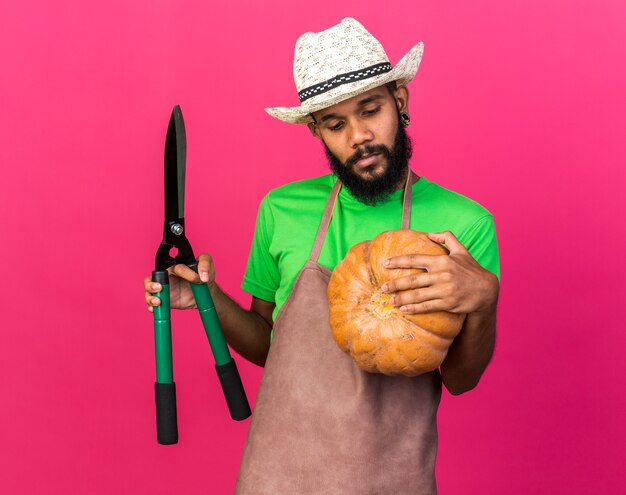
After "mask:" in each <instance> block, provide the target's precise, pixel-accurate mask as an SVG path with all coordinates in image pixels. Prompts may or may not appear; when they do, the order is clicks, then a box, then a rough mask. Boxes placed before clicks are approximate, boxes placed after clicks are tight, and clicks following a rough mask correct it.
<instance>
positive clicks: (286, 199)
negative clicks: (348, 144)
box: [241, 174, 500, 321]
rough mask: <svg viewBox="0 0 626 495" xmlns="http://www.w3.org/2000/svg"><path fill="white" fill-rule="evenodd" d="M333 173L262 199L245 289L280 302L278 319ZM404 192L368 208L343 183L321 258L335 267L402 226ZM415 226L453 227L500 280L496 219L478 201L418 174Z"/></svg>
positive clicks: (421, 228) (307, 248)
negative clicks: (357, 247)
mask: <svg viewBox="0 0 626 495" xmlns="http://www.w3.org/2000/svg"><path fill="white" fill-rule="evenodd" d="M336 180H337V179H336V176H335V175H334V174H327V175H323V176H321V177H316V178H313V179H306V180H302V181H298V182H292V183H290V184H286V185H284V186H281V187H278V188H276V189H273V190H271V191H270V192H269V193H268V194H267V195H266V196H265V197H264V198H263V200H262V201H261V204H260V206H259V211H258V216H257V223H256V228H255V232H254V238H253V241H252V249H251V251H250V256H249V259H248V265H247V268H246V272H245V275H244V278H243V282H242V284H241V288H242V289H243V290H244V291H246V292H248V293H250V294H252V295H253V296H256V297H258V298H259V299H263V300H265V301H270V302H275V303H276V308H275V309H274V312H273V315H272V316H273V318H274V321H275V320H276V315H277V314H278V311H279V310H280V308H281V306H282V305H283V303H284V302H285V301H286V300H287V297H288V296H289V292H290V291H291V288H292V286H293V283H294V282H295V280H296V277H297V275H298V273H299V272H300V270H301V269H302V266H303V265H304V264H305V263H306V261H307V260H308V259H309V256H310V255H311V250H312V249H313V243H314V241H315V235H316V233H317V229H318V227H319V224H320V221H321V219H322V214H323V213H324V207H325V206H326V201H327V200H328V195H329V194H330V191H331V189H332V187H333V185H334V184H335V181H336ZM403 195H404V190H403V189H398V190H397V191H394V192H393V193H392V195H391V196H390V198H389V200H388V201H387V202H385V203H384V204H380V205H377V206H368V205H366V204H364V203H361V202H360V201H359V200H358V199H356V198H355V197H354V196H352V194H351V193H350V191H349V190H348V189H347V188H346V187H342V188H341V190H340V192H339V197H338V198H337V203H336V204H335V208H334V210H333V215H332V218H331V221H330V225H329V227H328V232H327V233H326V238H325V240H324V245H323V246H322V251H321V253H320V256H319V259H318V260H317V262H318V263H319V264H320V265H322V266H325V267H326V268H328V269H329V270H333V269H334V268H335V266H336V265H337V263H339V262H340V261H341V260H342V259H343V258H344V257H345V255H346V253H347V252H348V250H349V249H350V248H351V247H352V246H354V245H355V244H357V243H359V242H361V241H365V240H370V239H373V238H374V237H376V236H377V235H378V234H380V233H381V232H384V231H386V230H397V229H400V228H401V227H402V199H403ZM410 228H411V229H413V230H419V231H422V232H428V233H430V232H441V231H444V230H449V231H451V232H452V233H453V234H454V235H455V236H456V237H457V239H459V241H460V242H461V244H463V245H464V246H465V247H466V248H467V250H468V251H469V252H470V254H471V255H472V256H473V257H474V258H475V259H476V261H477V262H478V263H479V264H480V265H481V266H483V267H484V268H486V269H487V270H489V271H491V272H493V273H494V274H495V275H496V276H497V277H498V279H499V278H500V259H499V255H498V244H497V240H496V232H495V227H494V222H493V216H492V215H491V213H490V212H489V211H488V210H487V209H485V208H484V207H483V206H481V205H480V204H478V203H476V202H475V201H472V200H471V199H469V198H466V197H465V196H462V195H460V194H458V193H455V192H453V191H450V190H448V189H445V188H443V187H441V186H439V185H437V184H435V183H434V182H431V181H429V180H427V179H426V178H425V177H421V178H420V179H419V180H418V181H417V182H416V183H415V184H413V192H412V203H411V223H410Z"/></svg>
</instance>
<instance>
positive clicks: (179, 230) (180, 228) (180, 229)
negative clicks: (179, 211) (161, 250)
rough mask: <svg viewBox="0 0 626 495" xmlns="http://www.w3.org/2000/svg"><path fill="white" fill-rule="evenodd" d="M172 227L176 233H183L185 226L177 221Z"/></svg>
mask: <svg viewBox="0 0 626 495" xmlns="http://www.w3.org/2000/svg"><path fill="white" fill-rule="evenodd" d="M171 229H172V232H173V233H174V234H175V235H180V234H182V233H183V226H182V225H181V224H179V223H175V224H174V225H172V227H171Z"/></svg>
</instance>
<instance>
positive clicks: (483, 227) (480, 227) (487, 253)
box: [458, 214, 500, 280]
mask: <svg viewBox="0 0 626 495" xmlns="http://www.w3.org/2000/svg"><path fill="white" fill-rule="evenodd" d="M458 239H459V242H460V243H461V244H463V245H464V246H465V247H466V248H467V250H468V251H469V253H470V254H471V255H472V257H473V258H474V259H475V260H476V261H477V262H478V264H479V265H480V266H482V267H483V268H485V269H486V270H489V271H490V272H492V273H493V274H494V275H496V276H497V277H498V280H500V254H499V252H498V240H497V237H496V228H495V224H494V220H493V216H492V215H491V214H489V215H486V216H484V217H482V218H480V219H479V220H477V221H476V222H475V223H474V224H473V225H471V226H470V227H469V228H467V229H466V230H464V231H463V232H462V233H461V234H460V235H459V237H458Z"/></svg>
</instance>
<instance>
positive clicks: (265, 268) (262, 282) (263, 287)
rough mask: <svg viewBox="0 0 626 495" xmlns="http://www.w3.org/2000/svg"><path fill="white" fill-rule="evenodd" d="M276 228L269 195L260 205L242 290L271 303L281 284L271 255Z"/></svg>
mask: <svg viewBox="0 0 626 495" xmlns="http://www.w3.org/2000/svg"><path fill="white" fill-rule="evenodd" d="M274 227H275V225H274V216H273V215H272V206H271V203H270V197H269V194H268V195H266V196H265V197H264V198H263V200H262V201H261V204H260V205H259V211H258V214H257V220H256V226H255V229H254V237H253V239H252V248H251V249H250V255H249V257H248V265H247V267H246V272H245V274H244V276H243V282H242V283H241V288H242V289H243V290H244V291H246V292H248V293H249V294H252V295H253V296H255V297H258V298H259V299H263V300H264V301H270V302H274V301H275V299H274V295H275V294H276V290H277V289H278V287H279V284H280V274H279V272H278V264H277V263H276V260H275V259H274V258H273V256H272V255H271V253H270V244H271V241H272V236H273V232H274Z"/></svg>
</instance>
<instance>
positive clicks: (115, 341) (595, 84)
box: [0, 0, 626, 495]
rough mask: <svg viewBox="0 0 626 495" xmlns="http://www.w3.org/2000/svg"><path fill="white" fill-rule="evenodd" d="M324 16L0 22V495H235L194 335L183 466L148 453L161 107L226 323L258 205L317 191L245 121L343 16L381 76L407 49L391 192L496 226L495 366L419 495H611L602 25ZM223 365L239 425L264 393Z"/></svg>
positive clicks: (618, 114)
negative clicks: (381, 68) (400, 140)
mask: <svg viewBox="0 0 626 495" xmlns="http://www.w3.org/2000/svg"><path fill="white" fill-rule="evenodd" d="M336 3H337V2H335V1H326V0H323V1H317V2H313V3H311V2H298V3H294V2H291V1H275V2H256V1H252V0H249V1H240V0H233V1H230V2H227V3H225V4H224V3H221V2H220V3H218V4H217V5H220V6H219V7H218V6H212V5H211V3H210V2H200V1H196V2H188V1H185V2H181V1H170V2H163V1H160V2H154V1H132V2H129V1H110V2H79V1H76V2H67V1H65V2H32V1H31V2H2V4H0V62H1V64H2V70H1V71H0V84H1V86H0V89H1V91H0V102H1V107H0V108H1V109H2V119H1V120H0V126H1V132H0V153H1V164H2V177H1V179H0V207H1V211H0V219H1V223H2V234H1V235H2V243H1V248H0V249H2V258H1V260H2V289H1V290H2V304H3V307H4V310H3V320H4V321H3V323H2V331H1V334H0V335H1V336H2V345H1V346H0V376H1V377H2V379H1V380H0V384H1V385H0V387H1V388H0V392H1V394H2V395H1V399H0V401H1V402H0V492H2V493H7V494H35V493H50V494H56V493H64V494H70V493H71V494H83V493H90V494H105V493H106V494H110V493H123V494H143V493H150V494H154V493H185V494H196V493H214V494H227V493H232V489H233V486H234V481H235V477H236V473H237V469H238V465H239V460H240V455H241V452H242V449H243V445H244V440H245V436H246V432H247V429H248V424H249V421H245V422H242V423H237V422H234V421H231V420H230V418H229V416H228V413H227V410H226V407H225V405H224V403H223V399H222V397H221V392H220V389H219V383H218V382H217V378H216V376H215V373H214V371H213V361H212V357H211V355H210V351H209V346H208V343H207V342H206V337H205V335H204V332H203V331H202V327H201V324H200V321H199V318H198V315H197V314H196V313H194V312H188V313H180V312H178V313H176V314H175V315H174V318H173V328H174V364H175V368H174V373H175V380H176V383H177V387H178V408H179V409H178V412H179V432H180V443H179V444H178V445H176V446H169V447H165V446H160V445H158V444H157V443H156V438H155V419H154V397H153V382H154V373H155V372H154V351H153V332H152V317H151V315H150V314H149V313H148V312H147V311H146V309H145V305H144V303H143V289H142V279H143V277H145V276H147V275H149V273H150V271H151V270H152V267H153V262H154V254H155V252H156V248H157V246H158V244H159V242H160V238H161V229H162V224H161V223H162V201H163V200H162V180H163V178H162V167H163V163H162V159H163V144H164V138H165V130H166V125H167V120H168V118H169V115H170V112H171V109H172V107H173V105H174V104H177V103H178V104H180V105H181V107H182V109H183V113H184V116H185V121H186V125H187V138H188V161H187V165H188V167H187V200H186V212H187V213H186V218H187V226H188V235H189V238H190V240H191V242H192V244H193V246H194V247H195V249H196V252H200V251H209V252H210V253H212V255H213V256H214V258H215V263H216V267H217V273H218V281H219V283H220V284H221V286H222V287H223V289H224V290H225V291H226V292H228V293H229V294H231V295H232V296H233V297H234V298H235V299H236V300H237V301H238V302H240V303H241V304H242V305H243V306H244V307H246V308H248V305H249V302H250V296H249V295H247V294H245V293H244V292H243V291H241V289H240V288H239V285H240V283H241V279H242V276H243V272H244V268H245V263H246V261H247V255H248V249H249V247H250V243H251V239H252V233H253V228H254V221H255V217H256V209H257V206H258V203H259V201H260V200H261V198H262V196H263V195H264V194H265V193H266V192H267V191H268V190H269V189H270V188H272V187H276V186H279V185H281V184H284V183H286V182H288V181H292V180H297V179H303V178H307V177H311V176H315V175H321V174H324V173H327V170H328V168H327V165H326V162H325V159H324V156H323V153H322V149H321V146H320V144H319V143H318V142H317V141H315V140H313V139H312V138H311V137H310V135H309V134H308V131H307V130H306V129H305V128H303V127H298V126H290V125H287V124H283V123H281V122H278V121H275V120H273V119H271V118H270V117H269V116H267V115H266V114H265V113H264V112H263V110H262V109H263V108H264V107H265V106H279V105H296V104H297V97H296V93H295V88H294V84H293V78H292V60H293V59H292V57H293V47H294V44H295V41H296V39H297V37H298V35H299V34H301V33H303V32H305V31H311V30H312V31H318V30H321V29H324V28H327V27H329V26H331V25H333V24H336V23H337V22H339V20H340V19H341V18H342V17H345V16H354V17H356V18H358V19H359V20H360V21H361V22H362V23H363V24H364V25H365V26H366V27H367V28H368V29H369V30H370V31H371V32H372V33H373V34H374V35H375V36H376V37H378V38H379V39H380V40H381V42H382V43H383V44H384V46H385V47H386V49H387V52H388V54H389V57H390V59H391V62H392V63H396V62H397V61H398V60H399V59H400V57H401V56H402V55H404V53H405V52H406V51H408V50H409V48H410V47H411V46H413V45H414V44H415V43H417V42H418V41H424V43H425V54H424V58H423V61H422V65H421V67H420V70H419V72H418V75H417V78H416V79H415V80H414V82H413V83H412V84H411V86H410V90H411V100H410V109H411V116H412V120H413V125H412V127H411V128H410V134H411V136H412V137H413V141H414V145H415V155H414V159H413V161H412V167H413V169H414V170H415V171H416V172H418V173H420V174H422V175H425V176H426V177H428V178H429V179H430V180H434V181H436V182H438V183H440V184H441V185H443V186H445V187H448V188H450V189H453V190H456V191H458V192H460V193H462V194H464V195H466V196H469V197H471V198H473V199H475V200H476V201H478V202H480V203H482V204H483V205H484V206H486V207H487V208H488V209H490V210H491V211H492V213H493V214H494V215H495V218H496V226H497V231H498V237H499V243H500V250H501V262H502V289H501V299H500V306H499V313H498V319H499V321H498V339H497V348H496V353H495V356H494V358H493V361H492V363H491V365H490V367H489V368H488V370H487V372H486V374H485V375H484V377H483V380H482V381H481V383H480V385H479V387H478V388H477V389H476V390H474V391H472V392H470V393H467V394H465V395H463V396H460V397H452V396H450V395H448V394H447V392H444V396H443V400H442V405H441V408H440V413H439V429H440V447H439V456H438V461H437V476H438V484H439V490H440V493H442V494H458V493H463V494H465V495H471V494H481V495H485V494H503V493H506V494H510V495H514V494H530V493H532V494H561V493H567V494H600V493H601V494H617V493H624V488H623V486H622V485H623V484H624V481H625V480H624V469H623V466H624V454H623V449H624V445H625V441H626V435H625V430H626V428H625V426H624V424H625V421H624V420H625V419H626V418H625V414H624V412H625V411H626V407H625V398H624V397H625V394H624V390H625V389H626V387H625V385H626V373H625V371H626V370H625V366H624V361H625V359H624V352H623V347H624V345H626V337H625V332H624V324H623V318H622V311H623V310H620V311H618V305H621V306H623V304H624V289H623V287H624V282H626V280H625V279H626V277H625V275H626V263H625V261H624V260H625V259H626V258H625V257H624V249H625V248H626V236H625V234H624V225H625V218H624V217H625V213H624V212H625V206H626V205H625V201H624V199H623V198H624V191H623V189H624V188H623V182H624V179H625V178H626V176H625V175H626V174H625V172H624V165H625V161H626V160H625V158H624V157H625V153H624V151H625V149H624V148H625V145H624V135H625V133H624V131H625V126H624V124H623V121H624V115H625V114H626V98H625V96H624V87H625V75H626V74H625V72H626V65H625V63H624V61H625V60H626V40H625V37H624V35H623V21H624V18H626V8H625V7H624V6H623V2H618V1H617V0H615V1H609V0H604V1H598V0H596V1H594V2H591V1H575V2H574V1H569V0H561V1H550V2H546V1H545V0H529V1H526V2H501V1H493V0H492V1H477V2H466V1H450V2H435V1H419V2H415V1H411V2H394V3H389V2H374V1H370V0H368V1H363V0H359V1H344V2H341V6H337V5H336ZM237 359H238V364H239V368H240V371H241V374H242V378H243V381H244V383H245V386H246V389H247V391H248V394H249V397H250V399H251V401H253V399H254V397H255V395H256V392H257V389H258V385H259V381H260V378H261V369H260V368H258V367H256V366H255V365H252V364H250V363H247V362H245V361H244V360H243V359H242V358H240V357H238V356H237ZM276 420H277V421H280V418H276Z"/></svg>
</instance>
